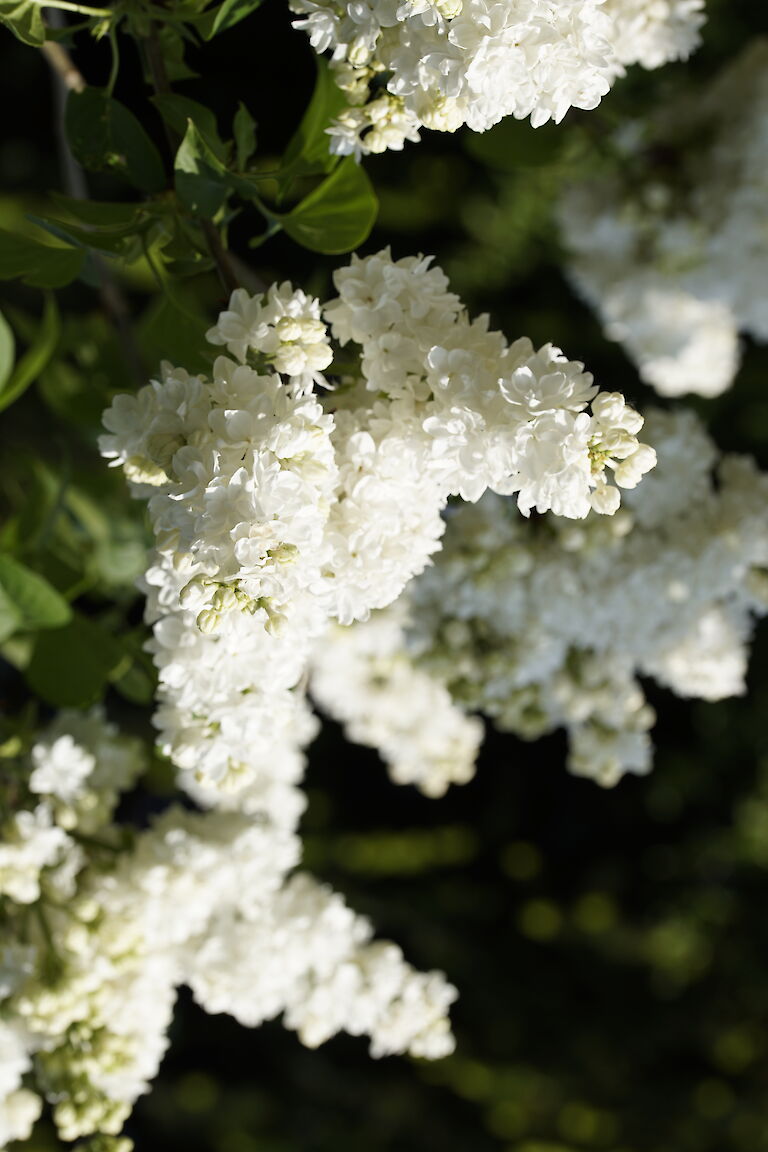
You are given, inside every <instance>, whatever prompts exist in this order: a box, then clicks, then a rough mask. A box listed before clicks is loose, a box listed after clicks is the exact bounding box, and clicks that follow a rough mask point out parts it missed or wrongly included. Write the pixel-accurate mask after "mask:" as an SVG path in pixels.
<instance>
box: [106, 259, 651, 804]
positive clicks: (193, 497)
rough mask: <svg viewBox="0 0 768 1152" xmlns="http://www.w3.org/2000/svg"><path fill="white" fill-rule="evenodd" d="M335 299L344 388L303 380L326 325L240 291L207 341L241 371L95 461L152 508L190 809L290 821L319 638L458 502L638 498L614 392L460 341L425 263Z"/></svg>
mask: <svg viewBox="0 0 768 1152" xmlns="http://www.w3.org/2000/svg"><path fill="white" fill-rule="evenodd" d="M336 287H337V290H338V292H339V295H338V297H337V298H336V299H335V300H333V301H331V302H330V303H329V304H328V305H326V307H325V309H324V310H323V315H324V317H325V320H326V321H327V322H328V323H329V324H330V326H331V333H332V335H333V337H334V338H335V339H336V340H337V341H338V342H339V344H340V345H341V346H342V348H343V352H342V356H343V357H344V359H345V361H346V362H347V363H346V364H345V371H347V374H346V375H344V376H343V377H342V378H341V379H339V380H337V382H336V383H335V385H334V387H333V388H332V389H331V390H329V391H326V392H325V393H324V394H323V395H321V394H319V393H316V392H315V391H314V383H315V380H313V378H311V377H310V376H308V375H307V373H308V372H309V371H311V372H313V373H317V371H318V365H319V364H320V362H321V361H323V360H325V361H326V362H327V361H328V359H329V356H330V351H329V343H328V338H327V336H326V334H325V330H323V331H321V329H320V327H318V325H320V324H321V321H320V320H319V319H318V317H319V315H320V312H319V309H318V306H317V304H316V302H310V301H307V298H306V297H304V295H303V294H302V293H297V294H296V296H295V299H294V300H293V301H292V300H291V299H290V293H289V291H288V288H287V286H285V285H283V286H282V287H281V289H280V290H279V301H280V302H279V312H280V315H277V317H276V311H277V309H276V306H275V307H273V305H275V302H276V300H277V299H278V295H277V294H271V295H270V297H269V299H268V301H267V302H266V303H265V302H264V301H261V300H258V299H257V300H251V299H250V298H249V297H247V296H246V295H245V294H243V293H235V295H234V296H233V298H232V300H231V301H230V307H229V309H228V310H227V311H226V312H225V313H224V314H223V315H222V317H221V318H220V319H219V322H218V324H217V325H216V327H215V328H214V329H212V331H211V333H209V339H210V340H211V341H212V342H213V343H214V344H217V345H221V344H223V345H225V346H226V348H227V350H228V351H229V352H230V353H231V354H232V356H233V357H235V359H230V358H229V357H225V356H221V357H219V358H218V359H217V360H216V362H215V364H214V368H213V377H212V379H211V380H207V379H204V378H202V377H200V378H198V377H190V376H188V375H187V373H186V372H183V371H181V370H178V369H171V368H167V369H166V370H165V373H164V376H163V379H162V380H161V381H159V382H155V383H153V384H152V385H150V386H148V387H147V388H145V389H143V390H142V391H141V392H139V394H138V395H137V396H135V397H128V396H121V397H118V398H117V399H116V401H115V403H114V404H113V406H112V408H111V409H110V410H109V411H108V412H107V414H106V416H105V422H106V424H107V427H108V428H109V429H110V432H111V435H109V436H106V437H104V440H103V451H104V452H105V454H106V455H108V456H109V457H111V458H112V459H113V460H115V461H116V462H118V463H121V464H123V466H124V468H125V471H126V474H127V476H128V478H129V480H131V482H132V484H133V485H134V488H135V491H136V493H137V494H139V495H148V496H149V510H150V515H151V518H152V522H153V526H154V530H155V537H156V544H157V553H156V557H155V561H154V562H153V563H152V565H151V566H150V568H149V570H148V572H147V576H146V585H147V591H148V608H147V618H148V620H149V622H150V623H151V624H152V625H153V629H154V638H153V641H152V652H153V655H154V657H155V662H156V664H157V666H158V670H159V674H160V708H159V710H158V713H157V716H156V722H157V724H158V727H159V728H160V731H161V740H162V747H163V748H164V750H165V751H166V752H167V753H168V754H169V755H170V756H171V758H172V760H173V761H174V763H175V764H176V765H177V767H178V768H179V769H180V772H181V780H182V784H183V786H184V787H185V788H186V789H187V791H189V792H191V793H192V794H193V795H194V796H195V797H196V798H197V799H198V800H200V801H201V802H203V803H208V804H213V803H216V804H222V803H224V804H227V805H230V806H234V807H238V808H240V809H247V810H253V811H257V810H258V811H261V810H264V809H265V808H266V809H267V810H268V811H269V812H270V813H271V814H272V817H273V818H274V819H276V820H279V821H280V822H281V823H287V824H291V823H292V822H293V821H295V819H296V816H297V814H298V812H299V811H300V807H301V797H300V794H298V793H297V791H296V785H297V783H298V781H299V779H300V776H301V771H302V759H301V751H300V750H301V747H302V746H303V745H304V744H305V743H306V742H307V741H308V740H309V739H311V736H312V734H313V730H314V729H313V722H312V719H311V717H310V715H309V713H308V710H307V706H306V702H305V698H304V691H303V680H304V674H305V671H306V668H307V664H308V660H309V654H310V650H311V647H312V645H313V643H314V642H315V641H316V639H317V638H318V637H319V636H321V635H322V633H323V631H324V629H325V628H326V626H327V622H328V620H329V618H330V619H336V620H338V621H340V622H341V623H342V624H347V623H350V622H351V621H352V620H355V619H361V618H364V617H366V616H367V615H368V613H369V612H370V611H371V609H373V608H382V607H385V606H386V605H388V604H390V603H392V602H393V601H395V600H396V599H397V597H398V596H399V595H400V593H401V592H402V590H403V588H404V587H405V585H406V584H407V583H408V581H409V580H410V579H411V578H412V577H413V576H415V575H416V574H418V573H419V572H421V571H422V570H423V569H424V567H425V565H426V564H427V563H428V561H429V558H430V556H431V555H432V554H433V553H434V552H435V551H436V550H437V549H438V548H439V547H440V538H441V536H442V533H443V530H444V521H443V518H442V516H441V512H442V510H443V509H444V508H445V506H446V503H447V501H448V499H449V497H450V496H451V495H460V496H463V497H465V498H467V499H472V500H474V499H477V498H478V497H479V496H480V495H481V494H482V492H483V491H484V490H485V489H486V488H488V487H490V488H492V489H493V490H495V491H497V492H504V493H515V494H516V495H517V503H518V506H519V507H520V509H521V510H522V511H523V512H524V513H525V514H527V513H528V512H529V511H530V510H531V509H533V508H536V509H537V510H538V511H542V512H543V511H546V510H547V509H552V510H553V511H554V512H555V513H557V514H559V515H564V516H570V517H584V516H585V515H586V514H587V513H588V512H589V510H590V508H596V509H598V510H599V511H602V512H607V513H612V512H614V511H615V510H616V508H617V507H618V504H619V489H618V488H617V487H614V486H613V485H609V484H608V482H607V479H606V476H607V474H608V471H609V470H610V471H612V474H613V476H614V478H615V480H616V483H617V484H618V485H620V486H622V487H625V488H632V487H634V486H635V485H636V484H637V483H638V481H639V480H640V477H641V476H642V474H643V473H644V472H645V471H647V469H648V468H650V467H652V466H653V463H654V460H655V455H654V453H653V451H652V449H650V448H648V447H647V446H645V445H642V444H639V443H638V441H637V438H636V433H637V432H638V431H639V429H640V426H641V424H642V418H641V417H639V416H638V415H637V413H636V412H634V411H633V409H631V408H630V407H628V406H627V405H626V404H625V402H624V400H623V398H622V397H621V396H619V395H618V394H616V393H598V392H597V388H596V387H595V386H594V384H593V383H592V377H591V376H590V375H588V374H587V373H585V372H584V371H583V366H582V365H581V364H578V363H574V362H570V361H568V360H566V359H565V357H564V356H563V355H562V353H561V352H559V350H557V349H555V348H552V347H551V346H549V345H547V346H545V347H544V348H542V349H540V350H539V351H538V352H536V351H534V349H533V347H532V346H531V344H530V342H529V341H527V340H525V339H523V340H518V341H517V342H516V343H514V344H512V345H511V346H510V345H508V344H507V343H506V341H505V339H504V338H503V336H502V335H501V334H500V333H498V332H493V331H491V330H489V327H488V321H487V317H481V318H480V319H478V320H475V321H470V320H469V319H468V317H467V316H466V313H465V312H464V310H463V309H462V306H461V303H460V301H459V300H458V298H457V297H456V296H455V295H453V294H452V293H450V292H449V290H448V284H447V281H446V279H445V277H444V275H443V274H442V272H441V271H440V270H439V269H437V268H431V267H430V265H429V261H428V260H425V259H422V258H409V259H405V260H400V261H396V262H395V261H393V260H392V259H391V257H390V256H389V253H387V252H384V253H379V254H378V255H376V256H372V257H369V258H367V259H366V260H358V259H356V258H353V260H352V263H351V265H350V266H349V267H347V268H344V269H342V270H340V271H339V272H337V273H336ZM286 316H288V317H289V324H286V325H283V327H282V328H281V325H282V324H283V319H284V318H285V317H286ZM307 348H310V349H312V352H311V357H312V358H313V359H312V364H311V366H310V367H308V364H309V361H308V360H307V355H308V354H307V353H306V349H307ZM287 349H290V351H288V350H287ZM278 357H280V358H281V360H280V362H281V363H283V364H286V363H288V364H290V365H292V366H294V367H295V368H296V369H297V375H290V374H289V373H288V372H287V371H284V373H283V375H280V374H278V373H277V372H276V371H275V370H274V368H275V366H276V364H277V362H278ZM590 402H591V406H592V412H591V414H590V413H589V412H588V411H587V408H588V405H589V404H590Z"/></svg>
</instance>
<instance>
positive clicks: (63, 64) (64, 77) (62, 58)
mask: <svg viewBox="0 0 768 1152" xmlns="http://www.w3.org/2000/svg"><path fill="white" fill-rule="evenodd" d="M48 19H49V22H50V23H51V24H52V25H53V26H54V27H56V26H58V23H59V20H57V18H56V12H55V11H54V14H53V16H49V17H48ZM59 19H62V18H61V17H59ZM41 51H42V53H43V55H44V56H45V58H46V59H47V61H48V63H49V64H50V66H51V68H52V69H53V71H54V72H55V73H56V75H57V76H59V77H60V78H61V82H62V84H63V86H64V87H65V88H66V89H67V91H69V92H82V91H83V89H84V88H85V87H86V84H85V79H84V77H83V74H82V72H81V71H80V70H79V68H77V67H76V65H75V63H74V61H73V60H72V57H71V56H70V54H69V52H67V50H66V48H64V47H62V45H61V44H59V42H58V40H46V41H45V43H44V44H42V45H41Z"/></svg>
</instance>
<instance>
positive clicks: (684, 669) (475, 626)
mask: <svg viewBox="0 0 768 1152" xmlns="http://www.w3.org/2000/svg"><path fill="white" fill-rule="evenodd" d="M647 430H648V435H649V438H650V439H651V440H652V442H653V443H654V445H655V447H656V449H657V451H658V454H659V467H658V469H657V470H656V471H655V472H654V473H653V475H652V476H650V477H649V478H647V480H646V481H645V482H644V483H643V484H642V485H641V486H640V488H638V489H637V491H636V492H633V493H631V494H630V495H629V496H628V498H627V506H626V507H625V508H623V509H622V511H621V512H620V513H619V514H618V515H617V516H616V517H614V518H613V519H612V520H599V519H589V520H587V521H586V522H581V523H579V524H574V523H572V522H563V521H558V520H556V519H555V518H552V517H546V518H542V519H540V520H539V521H538V522H532V523H526V522H525V521H522V520H520V518H519V517H517V516H515V515H513V514H511V513H512V511H513V510H512V509H511V508H510V505H509V501H505V500H503V499H500V498H499V497H498V496H494V495H492V494H487V495H486V496H484V497H483V499H482V500H480V501H479V503H477V504H475V505H462V506H459V507H454V508H451V509H449V511H448V514H447V515H448V528H447V532H446V536H445V544H444V548H443V551H442V552H441V553H440V555H439V556H438V557H437V558H436V562H435V564H434V566H433V567H431V568H429V569H428V570H427V571H425V573H424V574H423V575H422V576H421V577H419V579H418V580H416V581H415V582H414V583H413V584H412V585H411V587H410V589H409V594H408V601H409V607H408V612H409V617H410V618H409V619H408V618H407V617H406V615H405V610H404V609H402V608H400V607H399V613H398V616H397V617H396V618H395V617H389V613H385V614H383V618H382V617H376V616H374V617H372V619H371V620H370V621H368V622H366V623H361V624H356V625H354V626H353V627H352V628H348V629H337V630H336V631H334V632H331V633H330V634H329V635H328V637H327V638H326V640H325V642H324V643H323V644H322V645H320V646H319V648H318V652H317V655H316V657H315V668H314V672H313V676H314V690H315V693H316V696H317V699H318V701H319V702H320V703H321V705H322V706H323V708H324V709H325V710H326V711H327V712H328V713H329V714H330V715H332V716H334V717H336V718H337V719H339V720H340V721H341V722H342V723H343V724H344V725H345V727H346V730H347V732H348V733H349V735H350V736H351V738H352V739H356V740H358V741H359V742H360V743H365V744H370V745H373V746H375V747H378V748H380V749H381V753H382V756H383V758H384V760H385V761H388V762H391V763H394V764H395V765H398V764H401V763H404V764H406V765H408V764H409V763H410V761H411V760H412V759H414V758H415V757H421V760H422V767H421V775H422V778H423V780H424V781H425V782H427V785H428V786H427V787H426V788H425V791H428V792H430V793H432V794H435V793H439V792H440V791H441V790H443V789H444V788H445V787H447V785H448V784H450V783H452V782H454V781H460V780H463V779H467V778H469V776H471V774H472V757H473V745H472V741H471V740H470V739H467V734H465V736H464V739H463V742H462V741H458V742H457V747H456V759H457V760H458V759H459V758H462V760H461V763H460V766H459V767H458V768H457V764H456V762H455V761H451V759H450V758H449V757H448V756H446V752H445V748H444V747H442V746H441V745H440V743H439V742H438V741H435V740H433V739H432V738H431V732H430V726H429V724H427V725H426V732H424V731H423V730H422V728H421V726H420V725H421V723H422V718H423V714H424V712H425V711H426V709H427V708H428V707H430V706H431V700H433V699H435V698H437V699H438V700H440V703H439V705H438V706H439V708H440V709H441V711H440V718H441V719H440V720H439V721H436V723H440V722H443V721H442V717H443V715H444V714H445V713H446V711H447V705H446V704H444V703H442V700H441V698H440V696H439V693H440V692H441V691H443V690H445V689H447V690H448V692H449V693H450V695H451V697H452V698H453V700H454V702H455V706H456V707H457V708H458V709H461V710H463V711H466V712H469V713H471V712H479V711H482V712H484V713H485V714H486V715H488V716H489V717H491V718H492V720H493V721H494V722H495V724H496V725H497V726H498V727H500V728H502V729H504V730H510V731H513V732H515V733H517V734H518V735H520V736H522V737H524V738H527V739H533V738H536V737H538V736H540V735H542V734H543V733H545V732H548V731H551V730H553V729H555V728H558V727H564V728H565V729H566V730H567V732H568V737H569V743H570V752H569V767H570V769H571V771H573V772H575V773H577V774H578V775H582V776H589V777H592V778H594V779H596V780H598V781H599V782H600V783H601V784H604V785H612V784H614V783H616V781H617V780H618V779H619V778H620V777H621V776H622V775H623V774H624V773H626V772H634V773H644V772H647V771H648V770H649V768H650V766H651V757H652V748H651V743H650V739H649V730H650V728H651V727H652V724H653V721H654V715H653V712H652V710H651V708H650V707H649V705H648V704H647V703H646V701H645V698H644V695H643V690H642V688H641V685H640V683H639V681H638V677H639V676H649V677H652V678H654V679H655V680H656V681H657V682H658V683H660V684H662V685H664V686H666V687H668V688H670V689H672V691H673V692H675V693H676V694H677V695H680V696H690V697H698V698H700V699H704V700H718V699H721V698H723V697H726V696H731V695H734V694H738V693H741V692H743V691H744V677H745V671H746V663H747V651H748V643H749V639H750V636H751V633H752V629H753V626H754V620H755V618H756V617H757V616H759V615H762V614H765V613H766V612H768V519H767V518H766V514H765V509H766V506H767V504H768V476H766V475H764V474H761V473H759V472H757V471H756V469H755V467H754V464H753V463H752V462H751V461H750V460H748V459H746V458H742V457H738V456H725V457H723V458H722V459H719V460H718V457H717V453H716V451H715V449H714V446H713V444H712V442H711V440H710V439H709V437H708V436H707V435H706V434H705V432H704V430H703V428H702V427H701V425H700V424H699V422H698V420H697V419H696V417H695V416H694V415H693V414H691V413H689V412H685V411H679V412H674V413H666V414H665V413H661V412H656V413H652V414H650V415H649V417H648V423H647ZM715 464H716V465H717V467H716V470H715V471H714V472H713V467H714V465H715ZM398 632H399V634H400V638H399V641H398V638H397V635H396V633H398ZM430 678H431V679H432V680H433V681H434V683H432V684H429V680H430ZM384 701H386V702H385V703H384ZM374 706H375V707H376V708H377V709H379V710H380V712H381V713H382V715H385V716H395V717H397V718H398V719H397V726H396V727H395V728H390V729H389V730H388V731H387V730H384V729H383V727H382V725H379V724H377V723H376V722H375V719H374V718H372V715H371V713H372V708H373V707H374ZM411 721H412V722H411ZM452 730H454V731H461V728H460V721H459V720H458V719H454V718H450V719H449V720H448V722H447V723H446V724H445V727H444V728H443V731H444V732H445V733H446V735H447V734H448V733H449V732H451V731H452ZM408 743H409V744H410V747H409V746H408ZM396 778H397V775H396Z"/></svg>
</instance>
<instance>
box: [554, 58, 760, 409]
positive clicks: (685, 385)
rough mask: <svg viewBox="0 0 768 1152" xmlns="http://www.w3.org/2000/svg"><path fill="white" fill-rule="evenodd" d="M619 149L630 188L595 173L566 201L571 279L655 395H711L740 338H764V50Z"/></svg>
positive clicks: (722, 383) (623, 138)
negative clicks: (635, 365)
mask: <svg viewBox="0 0 768 1152" xmlns="http://www.w3.org/2000/svg"><path fill="white" fill-rule="evenodd" d="M615 145H616V147H617V148H618V149H619V151H620V153H621V154H622V157H623V165H622V166H623V171H624V174H625V177H626V173H627V172H631V173H632V179H631V182H627V181H626V179H625V178H624V179H622V178H619V177H613V178H611V177H606V176H605V175H602V176H601V178H600V179H599V181H598V180H589V181H587V182H586V183H584V184H582V185H577V186H575V187H574V188H572V189H570V190H569V191H568V193H567V194H566V196H565V197H564V199H563V201H562V204H561V210H560V216H561V222H562V225H563V230H564V236H565V241H566V245H567V247H568V248H569V249H570V252H571V266H570V272H571V276H572V278H573V280H574V282H575V284H576V285H577V287H578V288H579V290H580V291H581V292H582V293H583V294H584V296H585V297H586V298H587V299H588V300H589V302H590V303H591V304H592V305H593V306H594V307H595V308H596V309H597V310H598V312H599V314H600V317H601V319H602V322H603V325H604V327H605V331H606V334H607V335H608V336H609V337H610V338H611V339H614V340H619V341H621V342H622V343H623V344H624V346H625V348H626V350H627V352H628V353H629V355H630V356H631V357H632V359H633V360H634V361H635V362H636V364H637V366H638V369H639V372H640V375H641V376H642V377H643V379H644V380H645V381H646V382H647V383H649V384H651V385H653V387H654V388H656V389H657V391H658V392H660V393H661V394H662V395H665V396H678V395H681V394H683V393H686V392H697V393H699V394H700V395H702V396H716V395H719V394H720V393H721V392H723V391H725V389H727V388H728V387H729V386H730V384H731V383H732V381H733V378H734V376H735V375H736V372H737V370H738V366H739V358H740V354H739V353H740V350H739V332H746V333H748V334H750V335H751V336H752V337H754V339H756V340H759V341H766V340H768V309H766V306H765V287H764V286H765V280H766V277H768V212H767V211H766V203H768V42H766V41H756V42H755V43H754V44H753V45H752V46H751V47H750V48H749V49H748V50H747V52H746V53H745V54H744V55H743V56H742V57H740V58H739V59H738V60H736V61H734V62H733V63H731V64H730V65H729V66H728V67H727V68H726V70H725V71H724V72H723V73H722V75H721V76H720V77H719V78H718V79H717V80H716V81H715V82H714V84H713V85H712V87H711V89H710V90H709V91H707V92H705V93H702V94H701V95H700V97H699V98H698V99H696V100H692V99H690V98H689V99H687V100H686V101H684V102H682V103H679V104H678V105H677V106H676V107H675V108H672V109H670V108H669V107H668V106H666V105H665V107H664V108H663V110H660V112H659V115H658V117H657V118H656V119H655V120H654V121H652V122H651V123H649V124H647V125H645V126H644V127H642V128H641V127H640V126H638V125H635V126H634V127H632V128H630V129H627V128H625V129H624V130H622V132H620V133H619V135H618V136H617V138H616V140H615ZM673 157H674V158H675V163H674V165H671V159H672V158H673Z"/></svg>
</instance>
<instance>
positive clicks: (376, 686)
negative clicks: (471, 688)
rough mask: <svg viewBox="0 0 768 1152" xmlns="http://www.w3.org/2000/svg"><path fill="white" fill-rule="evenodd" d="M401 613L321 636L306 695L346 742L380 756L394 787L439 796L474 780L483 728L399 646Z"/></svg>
mask: <svg viewBox="0 0 768 1152" xmlns="http://www.w3.org/2000/svg"><path fill="white" fill-rule="evenodd" d="M404 608H405V605H404V602H403V601H402V600H400V601H398V602H397V604H394V605H392V607H391V608H388V609H386V610H384V611H382V612H376V613H374V614H373V615H372V616H371V617H370V619H369V620H367V621H365V622H361V623H359V624H355V625H353V626H352V627H342V626H341V625H336V626H335V627H333V628H332V629H331V631H330V632H329V633H327V634H326V635H324V636H323V637H322V638H321V640H320V641H319V643H318V644H317V646H316V649H315V651H314V653H313V657H312V675H311V681H310V683H311V693H312V697H313V699H314V700H315V701H316V703H317V704H318V705H319V707H320V708H321V709H322V710H323V711H324V712H325V713H326V714H327V715H329V716H333V717H334V719H336V720H338V721H340V722H341V723H343V724H344V731H345V734H346V736H347V737H348V739H350V740H352V741H353V742H354V743H356V744H364V745H366V746H369V747H371V748H377V749H378V751H379V752H380V754H381V756H382V759H383V760H384V762H385V763H386V764H387V766H388V768H389V770H390V774H391V776H392V779H393V780H394V781H395V783H397V784H415V785H416V786H417V787H418V788H420V789H421V791H422V792H424V793H426V795H427V796H442V795H443V793H444V792H445V791H446V790H447V788H448V786H449V785H450V784H464V783H466V782H467V781H468V780H470V779H471V778H472V776H473V775H474V771H475V759H476V757H477V753H478V750H479V747H480V743H481V740H482V737H483V726H482V723H481V722H480V720H478V719H477V718H476V717H474V716H467V715H466V714H465V713H464V712H463V711H462V710H461V709H460V708H459V707H458V706H457V705H456V704H454V703H453V700H452V699H451V695H450V692H449V691H448V689H447V688H446V687H445V685H444V684H442V683H441V682H440V681H439V680H437V679H435V678H434V677H433V676H431V675H430V674H429V672H426V671H423V670H422V669H421V668H418V667H417V666H416V664H415V663H414V661H413V658H412V656H411V655H410V653H409V652H408V651H407V649H406V648H405V647H404V644H403V630H404V627H405V624H406V614H405V611H404Z"/></svg>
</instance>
